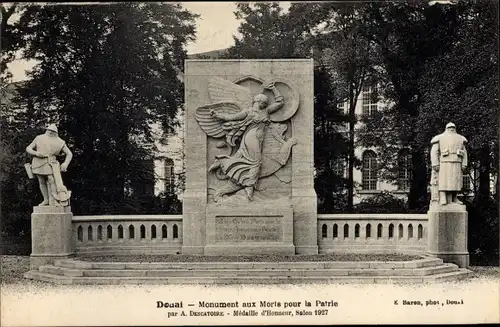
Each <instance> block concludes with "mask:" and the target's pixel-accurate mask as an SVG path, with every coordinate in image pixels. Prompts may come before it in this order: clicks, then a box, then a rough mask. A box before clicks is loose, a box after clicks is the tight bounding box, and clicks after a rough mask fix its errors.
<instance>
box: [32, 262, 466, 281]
mask: <svg viewBox="0 0 500 327" xmlns="http://www.w3.org/2000/svg"><path fill="white" fill-rule="evenodd" d="M471 273H472V272H471V271H469V270H467V269H461V268H459V267H458V266H457V265H455V264H451V263H443V260H441V259H438V258H433V257H427V258H422V259H419V260H413V261H384V262H382V261H351V262H343V261H338V262H334V261H328V262H152V263H150V262H90V261H80V260H77V259H69V260H57V261H56V262H55V263H54V265H47V266H41V267H40V268H39V270H32V271H28V272H27V273H25V275H24V277H25V278H28V279H34V280H40V281H46V282H53V283H58V284H289V283H290V284H301V283H367V284H372V283H422V282H440V281H448V280H458V279H463V278H466V277H468V276H469V275H470V274H471Z"/></svg>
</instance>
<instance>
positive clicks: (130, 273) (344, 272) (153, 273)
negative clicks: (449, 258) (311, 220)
mask: <svg viewBox="0 0 500 327" xmlns="http://www.w3.org/2000/svg"><path fill="white" fill-rule="evenodd" d="M457 269H458V267H457V266H456V265H454V264H443V265H441V266H436V267H425V268H410V269H407V268H400V269H376V268H373V269H370V268H368V269H359V268H353V269H323V268H318V269H300V268H292V269H286V270H284V269H271V270H269V269H266V268H262V269H261V268H253V269H247V270H240V269H220V268H218V269H210V270H208V269H205V270H193V269H166V270H154V269H153V270H138V269H116V270H111V269H81V270H80V269H73V268H64V267H55V266H42V267H40V271H41V272H43V273H49V274H54V275H64V276H73V277H231V276H237V277H239V276H242V277H246V276H248V277H251V276H268V277H273V276H325V277H328V276H427V275H433V274H441V273H445V272H452V271H455V270H457Z"/></svg>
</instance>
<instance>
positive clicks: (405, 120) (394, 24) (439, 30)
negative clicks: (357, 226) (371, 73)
mask: <svg viewBox="0 0 500 327" xmlns="http://www.w3.org/2000/svg"><path fill="white" fill-rule="evenodd" d="M362 19H363V21H365V22H366V23H365V24H364V25H363V32H362V34H363V35H364V37H366V38H367V39H368V40H369V41H370V42H371V43H372V44H373V45H374V46H375V47H376V49H377V51H379V53H380V55H381V59H382V60H381V63H382V65H381V66H382V68H383V73H384V75H385V78H382V79H380V82H381V84H382V87H381V91H382V92H381V94H382V95H383V97H384V98H385V99H388V100H391V101H392V102H393V105H392V106H389V107H388V108H387V109H386V110H384V112H383V113H379V114H378V115H373V116H371V117H366V118H367V119H364V123H365V126H364V129H363V130H361V133H360V135H361V138H360V140H361V143H362V144H364V145H365V146H374V147H377V148H378V149H379V150H380V151H379V153H380V158H381V168H382V170H383V169H384V168H385V169H386V172H387V173H388V175H390V174H391V173H394V172H395V171H397V169H396V168H397V162H396V161H395V159H396V158H397V149H402V148H407V149H408V150H409V152H410V155H411V163H412V164H411V167H412V168H411V169H412V171H411V175H412V176H416V177H417V176H418V178H412V179H411V186H410V193H409V208H410V209H412V208H417V207H420V206H423V205H426V204H427V185H428V178H423V177H425V176H427V175H428V169H427V165H426V163H427V161H428V160H427V157H426V151H427V149H428V147H429V141H430V137H428V135H426V136H424V135H423V134H422V131H421V130H420V129H419V127H418V126H420V124H428V120H427V119H426V117H425V116H424V115H423V114H422V112H421V106H422V101H423V99H424V98H423V94H422V91H421V89H420V88H419V81H421V79H422V76H423V75H424V74H425V65H426V63H427V62H428V61H429V60H431V59H432V58H434V57H436V56H438V55H440V54H444V53H447V52H449V50H450V47H451V46H452V44H453V41H454V40H455V38H456V33H457V19H456V12H455V9H454V8H453V7H449V9H446V10H442V9H441V7H439V6H428V5H427V4H426V3H370V4H367V5H366V7H365V10H364V11H363V18H362ZM386 176H387V175H386ZM393 176H394V175H393Z"/></svg>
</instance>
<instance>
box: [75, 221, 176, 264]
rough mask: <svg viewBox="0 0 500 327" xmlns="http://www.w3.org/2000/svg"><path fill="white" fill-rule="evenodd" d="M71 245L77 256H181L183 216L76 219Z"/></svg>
mask: <svg viewBox="0 0 500 327" xmlns="http://www.w3.org/2000/svg"><path fill="white" fill-rule="evenodd" d="M73 242H74V246H73V248H74V249H75V253H77V254H92V255H125V254H130V255H141V254H172V253H174V254H175V253H180V252H181V248H182V215H114V216H75V217H73Z"/></svg>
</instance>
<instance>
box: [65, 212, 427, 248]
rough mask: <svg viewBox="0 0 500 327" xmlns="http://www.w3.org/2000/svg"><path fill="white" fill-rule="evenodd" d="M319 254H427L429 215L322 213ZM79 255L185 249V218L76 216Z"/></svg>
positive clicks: (161, 216)
mask: <svg viewBox="0 0 500 327" xmlns="http://www.w3.org/2000/svg"><path fill="white" fill-rule="evenodd" d="M317 228H318V247H319V252H320V253H403V254H404V253H406V254H422V253H425V252H426V250H427V215H425V214H319V215H318V226H317ZM73 240H74V249H75V252H76V253H77V254H93V255H123V254H132V255H140V254H171V253H180V252H181V248H182V215H114V216H75V217H73Z"/></svg>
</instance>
